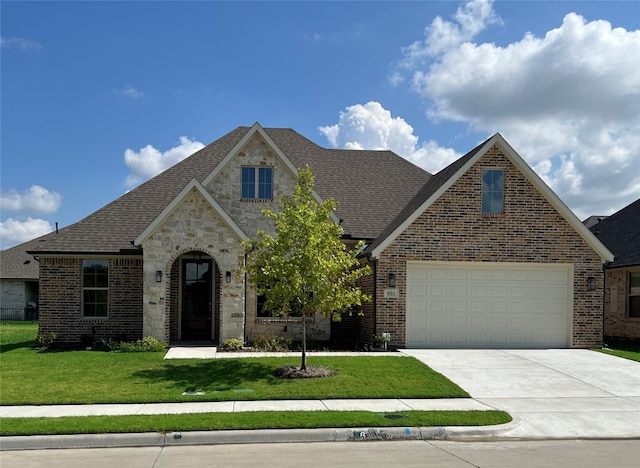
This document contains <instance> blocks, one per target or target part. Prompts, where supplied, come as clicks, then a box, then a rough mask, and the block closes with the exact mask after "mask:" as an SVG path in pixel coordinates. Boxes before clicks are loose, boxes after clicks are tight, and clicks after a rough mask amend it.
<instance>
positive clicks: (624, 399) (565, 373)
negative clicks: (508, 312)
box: [402, 349, 640, 438]
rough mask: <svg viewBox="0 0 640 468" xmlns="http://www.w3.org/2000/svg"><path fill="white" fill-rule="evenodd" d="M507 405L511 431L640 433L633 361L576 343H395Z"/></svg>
mask: <svg viewBox="0 0 640 468" xmlns="http://www.w3.org/2000/svg"><path fill="white" fill-rule="evenodd" d="M402 352H403V353H405V354H408V355H410V356H413V357H415V358H417V359H419V360H420V361H422V362H424V363H425V364H427V365H428V366H429V367H431V368H432V369H434V370H435V371H437V372H440V373H441V374H443V375H445V376H446V377H447V378H449V379H450V380H452V381H453V382H455V383H457V384H458V385H459V386H461V387H462V388H464V389H465V390H466V391H467V392H469V394H470V395H471V396H472V397H473V398H474V399H476V400H478V401H480V402H482V403H484V404H486V405H489V406H492V407H495V408H497V409H501V410H504V411H507V412H509V413H510V414H511V415H512V416H513V417H514V420H515V424H514V428H513V430H511V431H509V432H507V433H506V434H503V435H504V436H505V437H514V438H521V437H522V438H609V437H611V438H626V437H634V438H640V363H638V362H634V361H629V360H627V359H621V358H618V357H614V356H608V355H606V354H602V353H598V352H595V351H590V350H583V349H544V350H432V349H429V350H416V349H408V350H402Z"/></svg>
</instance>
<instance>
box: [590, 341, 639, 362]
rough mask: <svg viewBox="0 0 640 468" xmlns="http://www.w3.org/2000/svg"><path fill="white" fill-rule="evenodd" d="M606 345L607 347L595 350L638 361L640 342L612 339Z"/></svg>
mask: <svg viewBox="0 0 640 468" xmlns="http://www.w3.org/2000/svg"><path fill="white" fill-rule="evenodd" d="M608 345H609V347H608V348H604V349H598V350H597V351H599V352H601V353H605V354H611V355H613V356H618V357H621V358H625V359H631V360H632V361H638V362H640V342H637V341H635V342H632V341H612V342H610V343H608Z"/></svg>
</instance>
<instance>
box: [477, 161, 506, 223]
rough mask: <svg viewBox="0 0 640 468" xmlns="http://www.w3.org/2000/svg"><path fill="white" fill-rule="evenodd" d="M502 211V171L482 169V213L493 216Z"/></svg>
mask: <svg viewBox="0 0 640 468" xmlns="http://www.w3.org/2000/svg"><path fill="white" fill-rule="evenodd" d="M503 211H504V171H503V170H502V169H483V171H482V212H483V213H489V214H495V213H502V212H503Z"/></svg>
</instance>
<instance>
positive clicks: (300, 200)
mask: <svg viewBox="0 0 640 468" xmlns="http://www.w3.org/2000/svg"><path fill="white" fill-rule="evenodd" d="M313 190H314V179H313V171H312V170H311V169H310V168H308V167H307V168H305V169H300V170H299V171H298V183H297V184H296V187H295V189H294V192H293V195H291V196H288V195H287V196H283V197H282V198H281V199H280V200H279V206H280V211H278V212H275V211H272V210H263V214H264V215H265V216H267V217H268V218H270V219H271V220H273V222H274V227H275V236H272V235H271V234H269V233H267V232H264V231H259V232H258V233H257V238H256V239H250V240H248V241H246V242H245V243H244V247H245V251H246V253H247V260H246V264H245V266H244V268H243V270H244V272H245V273H247V279H248V281H249V282H250V283H252V284H254V285H255V287H256V292H257V293H258V294H259V295H264V296H265V304H264V307H265V308H266V309H267V310H271V311H273V313H274V314H276V315H281V316H284V317H288V316H290V315H292V314H295V313H302V317H303V320H302V324H303V326H302V363H301V366H300V369H301V370H306V368H307V358H306V348H307V344H306V328H307V327H306V322H307V318H308V317H311V316H313V315H314V314H315V313H316V311H318V312H320V313H321V314H322V316H323V317H331V318H332V319H333V320H336V321H337V320H340V317H341V314H342V313H343V312H345V311H346V310H347V309H348V308H349V307H351V306H353V305H360V304H362V302H365V301H370V300H371V297H370V296H368V295H366V294H363V293H362V291H361V290H360V289H359V288H358V287H357V286H356V282H357V280H358V279H359V278H361V277H362V276H365V275H369V274H371V268H370V267H368V266H363V267H361V266H360V262H359V261H358V259H357V258H356V256H357V253H358V251H359V249H360V248H361V247H362V243H360V244H358V245H357V246H356V248H355V249H347V248H346V246H345V244H344V243H343V242H342V241H341V236H342V233H343V230H342V227H341V226H340V224H339V223H336V222H335V221H333V220H332V219H331V214H332V213H333V211H334V210H335V209H336V207H337V202H336V201H335V200H333V199H328V200H325V201H324V202H323V203H321V204H320V203H318V202H317V201H316V200H315V199H314V197H313Z"/></svg>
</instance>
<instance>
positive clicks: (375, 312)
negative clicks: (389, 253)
mask: <svg viewBox="0 0 640 468" xmlns="http://www.w3.org/2000/svg"><path fill="white" fill-rule="evenodd" d="M372 269H373V336H375V335H376V334H377V332H378V260H374V261H373V267H372Z"/></svg>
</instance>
